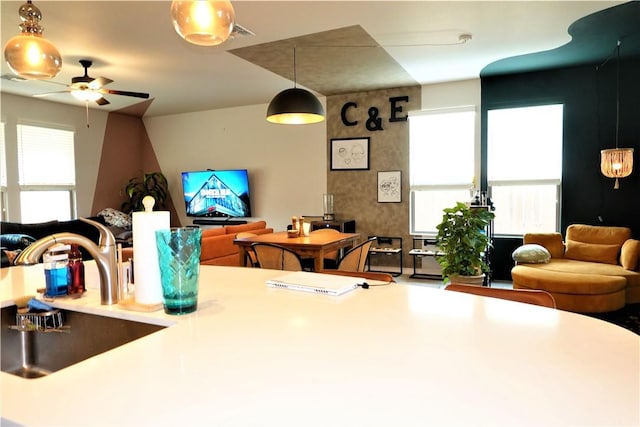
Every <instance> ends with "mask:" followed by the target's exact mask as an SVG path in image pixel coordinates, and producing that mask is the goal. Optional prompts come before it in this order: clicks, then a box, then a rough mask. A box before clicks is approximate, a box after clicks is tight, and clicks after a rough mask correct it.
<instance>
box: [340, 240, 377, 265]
mask: <svg viewBox="0 0 640 427" xmlns="http://www.w3.org/2000/svg"><path fill="white" fill-rule="evenodd" d="M374 240H376V238H375V237H371V238H370V239H368V240H365V241H364V242H362V243H360V244H359V245H357V246H354V247H353V248H351V249H349V250H348V251H347V253H345V254H344V256H343V257H342V259H340V261H339V262H338V268H337V269H338V270H346V271H364V268H365V266H366V265H367V257H368V256H369V249H370V248H371V244H372V243H373V241H374Z"/></svg>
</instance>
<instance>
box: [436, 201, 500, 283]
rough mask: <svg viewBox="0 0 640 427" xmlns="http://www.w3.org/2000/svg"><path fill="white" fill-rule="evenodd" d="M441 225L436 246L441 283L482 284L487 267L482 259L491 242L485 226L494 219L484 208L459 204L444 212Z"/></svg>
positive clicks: (438, 227)
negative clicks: (438, 251)
mask: <svg viewBox="0 0 640 427" xmlns="http://www.w3.org/2000/svg"><path fill="white" fill-rule="evenodd" d="M443 212H444V215H443V216H442V222H441V223H440V224H439V225H437V226H436V228H437V230H438V234H437V236H436V244H437V246H438V249H439V250H440V251H441V252H442V253H443V254H442V255H438V256H437V257H436V260H437V261H438V263H439V264H440V266H441V267H442V278H443V280H444V283H447V281H451V282H452V283H454V282H455V283H471V284H482V282H483V280H484V274H485V273H486V272H487V271H488V270H489V265H488V264H487V261H486V259H485V257H484V253H485V251H486V250H487V249H488V248H489V247H490V245H491V241H490V239H489V236H488V235H487V226H488V225H489V223H490V222H491V220H492V219H493V217H494V216H495V215H494V213H493V212H491V211H490V210H488V209H487V208H486V207H473V206H467V205H466V204H465V203H461V202H458V203H456V205H455V206H454V207H452V208H446V209H443Z"/></svg>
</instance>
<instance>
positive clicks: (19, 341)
mask: <svg viewBox="0 0 640 427" xmlns="http://www.w3.org/2000/svg"><path fill="white" fill-rule="evenodd" d="M1 311H2V320H1V326H2V332H1V336H0V340H1V342H2V348H1V350H0V353H1V354H0V356H1V359H2V362H1V365H2V366H1V368H2V371H4V372H8V373H10V374H13V375H17V376H20V377H23V378H40V377H43V376H45V375H50V374H52V373H54V372H56V371H59V370H60V369H63V368H66V367H68V366H71V365H73V364H76V363H78V362H81V361H83V360H85V359H88V358H90V357H93V356H95V355H97V354H100V353H104V352H106V351H109V350H111V349H113V348H116V347H119V346H121V345H123V344H126V343H129V342H131V341H134V340H137V339H138V338H142V337H144V336H146V335H149V334H152V333H154V332H157V331H159V330H162V329H164V328H165V326H161V325H153V324H149V323H144V322H137V321H133V320H125V319H118V318H114V317H107V316H100V315H97V314H88V313H82V312H78V311H71V310H60V313H62V321H63V326H62V328H60V329H59V330H58V331H50V330H48V331H47V332H42V331H23V330H22V331H21V330H16V329H15V325H16V313H17V306H15V305H13V306H8V307H4V308H2V309H1Z"/></svg>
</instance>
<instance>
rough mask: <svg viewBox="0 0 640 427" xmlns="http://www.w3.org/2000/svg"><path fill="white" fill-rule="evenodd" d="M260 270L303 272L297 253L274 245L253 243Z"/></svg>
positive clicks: (252, 246)
mask: <svg viewBox="0 0 640 427" xmlns="http://www.w3.org/2000/svg"><path fill="white" fill-rule="evenodd" d="M251 248H252V249H253V251H254V252H255V254H256V258H257V260H258V264H259V265H260V268H270V269H273V270H288V271H301V270H302V263H301V261H300V257H299V256H298V254H297V253H295V252H294V251H292V250H291V249H288V248H285V247H283V246H280V245H275V244H272V243H253V244H252V245H251Z"/></svg>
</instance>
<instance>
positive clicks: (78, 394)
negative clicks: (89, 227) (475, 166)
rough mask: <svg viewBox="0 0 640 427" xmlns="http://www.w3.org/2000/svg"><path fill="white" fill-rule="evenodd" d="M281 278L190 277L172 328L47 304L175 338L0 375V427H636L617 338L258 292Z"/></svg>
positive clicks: (623, 333)
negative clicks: (31, 373) (187, 300)
mask: <svg viewBox="0 0 640 427" xmlns="http://www.w3.org/2000/svg"><path fill="white" fill-rule="evenodd" d="M90 270H91V269H90V267H89V268H88V271H89V272H90ZM280 274H281V272H280V271H271V270H260V269H250V268H236V267H213V266H202V268H201V280H200V295H199V302H198V310H197V311H196V312H195V313H192V314H189V315H185V316H169V315H165V314H164V313H163V312H162V311H158V312H154V313H138V312H131V311H126V310H123V309H121V308H119V307H118V306H101V305H100V304H99V292H98V291H97V290H95V289H90V290H89V291H88V292H87V294H86V295H85V296H84V297H83V298H81V299H78V300H71V299H68V300H66V299H63V300H59V302H58V303H56V304H55V305H57V306H59V307H63V308H71V309H75V310H78V311H88V312H93V313H104V314H107V315H111V316H115V317H126V318H129V319H133V320H143V321H147V322H149V323H156V324H164V325H173V326H170V327H168V328H166V329H164V330H162V331H160V332H157V333H154V334H151V335H148V336H146V337H144V338H142V339H139V340H137V341H134V342H131V343H129V344H126V345H124V346H122V347H119V348H116V349H114V350H111V351H108V352H106V353H103V354H101V355H98V356H95V357H92V358H90V359H87V360H85V361H83V362H81V363H78V364H76V365H73V366H71V367H68V368H66V369H63V370H60V371H58V372H56V373H54V374H52V375H50V376H47V377H43V378H39V379H23V378H19V377H16V376H14V375H10V374H6V373H4V372H3V373H1V374H0V380H1V383H2V384H1V387H2V395H1V402H2V403H1V404H2V418H3V425H5V424H11V423H17V424H22V425H28V426H146V425H153V426H163V425H167V426H200V425H203V426H204V425H207V426H214V425H215V426H251V427H254V426H278V427H283V426H296V427H300V426H303V427H306V426H323V427H327V426H349V427H353V426H367V427H369V426H385V427H388V426H414V425H415V426H426V425H438V426H440V425H465V426H467V425H505V426H515V425H518V426H522V425H535V426H546V425H587V424H588V425H607V426H613V425H624V426H630V425H640V337H639V336H637V335H635V334H633V333H631V332H630V331H627V330H625V329H622V328H620V327H617V326H615V325H612V324H609V323H606V322H602V321H599V320H596V319H592V318H589V317H586V316H581V315H577V314H573V313H568V312H563V311H559V310H552V309H547V308H543V307H538V306H533V305H527V304H520V303H514V302H509V301H503V300H497V299H491V298H483V297H477V296H472V295H466V294H461V293H457V292H447V291H442V290H437V289H431V288H427V287H421V286H417V285H398V284H394V285H389V286H379V287H371V288H370V289H357V290H355V291H353V292H350V293H348V294H345V295H343V296H340V297H332V296H326V295H315V294H308V293H303V292H296V291H289V290H284V289H273V288H268V287H267V286H266V285H265V283H264V282H265V280H266V279H268V278H271V277H274V276H277V275H280ZM24 281H26V282H27V284H25V283H23V282H24ZM88 281H90V280H89V279H88ZM43 284H44V278H43V274H42V271H41V270H39V267H12V268H4V269H2V271H1V281H0V297H1V300H2V301H3V304H4V305H8V304H10V303H11V300H12V298H13V297H15V296H20V295H24V294H28V293H33V290H34V289H35V288H37V287H42V286H43ZM88 286H89V287H90V286H91V284H89V285H88ZM72 333H73V332H72Z"/></svg>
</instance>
